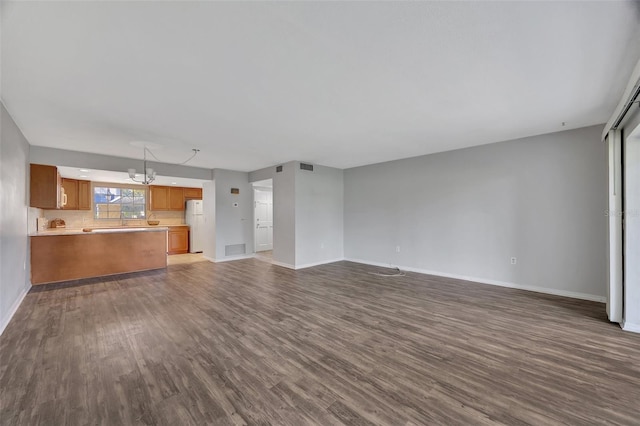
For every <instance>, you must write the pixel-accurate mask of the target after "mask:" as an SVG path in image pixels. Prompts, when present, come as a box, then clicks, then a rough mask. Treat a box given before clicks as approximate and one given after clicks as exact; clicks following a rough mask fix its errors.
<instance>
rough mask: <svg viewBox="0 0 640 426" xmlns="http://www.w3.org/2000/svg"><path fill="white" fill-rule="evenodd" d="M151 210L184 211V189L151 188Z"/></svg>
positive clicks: (172, 187) (170, 187)
mask: <svg viewBox="0 0 640 426" xmlns="http://www.w3.org/2000/svg"><path fill="white" fill-rule="evenodd" d="M149 196H150V198H151V199H150V200H149V210H152V211H153V210H176V211H182V210H184V192H183V188H179V187H174V186H150V187H149Z"/></svg>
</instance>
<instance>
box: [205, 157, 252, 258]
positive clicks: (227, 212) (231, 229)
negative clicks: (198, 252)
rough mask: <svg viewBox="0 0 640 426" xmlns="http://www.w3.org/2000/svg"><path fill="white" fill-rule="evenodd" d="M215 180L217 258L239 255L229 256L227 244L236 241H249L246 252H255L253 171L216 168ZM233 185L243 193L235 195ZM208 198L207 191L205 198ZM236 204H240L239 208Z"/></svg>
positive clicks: (241, 242)
mask: <svg viewBox="0 0 640 426" xmlns="http://www.w3.org/2000/svg"><path fill="white" fill-rule="evenodd" d="M213 182H214V184H215V228H216V229H215V238H216V243H215V259H216V260H227V259H229V258H232V257H236V256H226V255H225V246H227V245H234V244H245V250H246V251H245V255H251V254H252V253H253V187H252V186H251V184H250V183H249V173H247V172H236V171H231V170H222V169H215V170H214V171H213ZM231 188H238V189H239V190H240V194H237V195H236V194H232V193H231ZM204 197H205V195H204V194H203V199H204ZM234 203H237V204H238V206H237V207H235V206H234ZM206 207H207V206H205V208H206ZM205 214H206V212H205Z"/></svg>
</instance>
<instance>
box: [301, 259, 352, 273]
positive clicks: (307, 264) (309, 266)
mask: <svg viewBox="0 0 640 426" xmlns="http://www.w3.org/2000/svg"><path fill="white" fill-rule="evenodd" d="M343 260H344V258H343V257H341V258H339V259H331V260H323V261H322V262H315V263H305V264H303V265H296V267H295V268H294V269H296V270H298V269H305V268H312V267H314V266H320V265H326V264H328V263H335V262H340V261H343Z"/></svg>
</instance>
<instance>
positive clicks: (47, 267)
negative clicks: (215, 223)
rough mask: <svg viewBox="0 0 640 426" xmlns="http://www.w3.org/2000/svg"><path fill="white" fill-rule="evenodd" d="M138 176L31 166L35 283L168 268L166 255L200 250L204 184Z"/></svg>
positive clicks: (32, 254) (194, 180) (176, 179)
mask: <svg viewBox="0 0 640 426" xmlns="http://www.w3.org/2000/svg"><path fill="white" fill-rule="evenodd" d="M136 182H137V181H136V180H134V179H132V178H131V177H129V178H128V177H127V176H126V174H125V173H119V172H108V171H102V170H92V169H82V168H73V167H62V166H60V167H57V166H55V165H47V164H31V166H30V207H31V208H30V209H29V210H30V211H29V221H30V222H34V224H35V225H33V226H32V225H31V224H30V228H31V229H34V231H32V232H31V233H30V237H29V239H30V246H31V250H30V253H31V255H30V256H31V282H32V284H33V285H38V284H47V283H53V282H60V281H68V280H76V279H83V278H92V277H99V276H106V275H113V274H121V273H129V272H136V271H144V270H151V269H158V268H164V267H166V266H167V256H173V255H184V254H186V253H198V252H201V251H202V247H201V246H202V242H201V240H200V238H199V237H201V232H199V227H201V226H202V225H203V223H202V221H203V220H204V219H203V215H202V182H201V181H199V180H197V179H184V178H183V179H180V178H171V177H163V178H158V179H157V180H156V181H154V182H153V184H149V185H142V184H139V183H136ZM177 257H179V256H177Z"/></svg>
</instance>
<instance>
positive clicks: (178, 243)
mask: <svg viewBox="0 0 640 426" xmlns="http://www.w3.org/2000/svg"><path fill="white" fill-rule="evenodd" d="M167 239H168V241H167V244H168V247H167V253H168V254H183V253H187V252H188V251H189V227H188V226H172V227H170V228H169V232H168V234H167Z"/></svg>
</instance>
